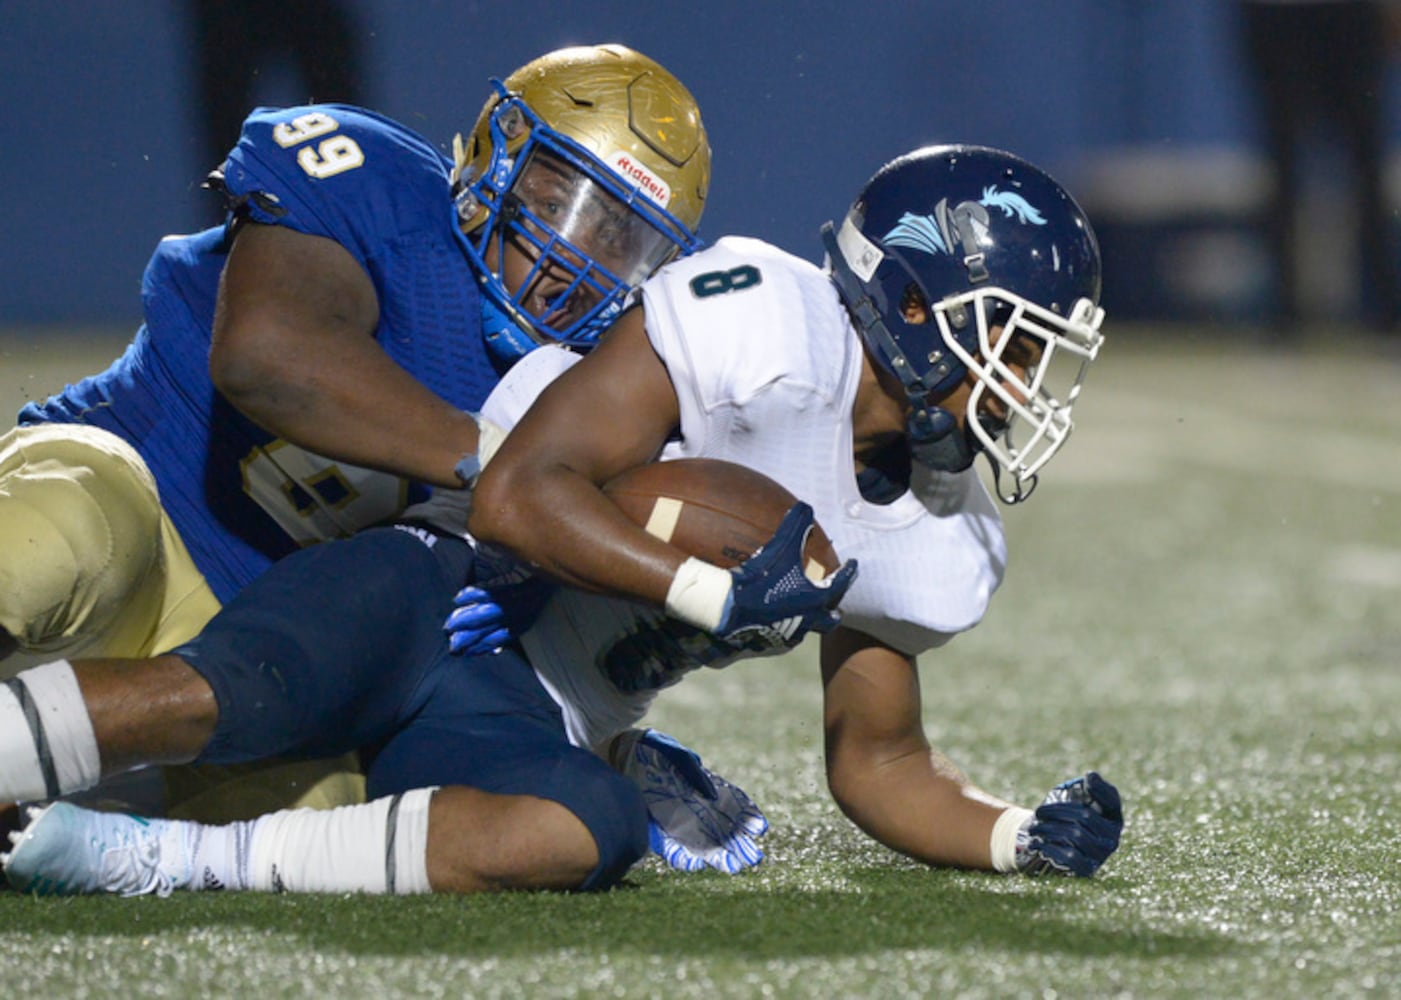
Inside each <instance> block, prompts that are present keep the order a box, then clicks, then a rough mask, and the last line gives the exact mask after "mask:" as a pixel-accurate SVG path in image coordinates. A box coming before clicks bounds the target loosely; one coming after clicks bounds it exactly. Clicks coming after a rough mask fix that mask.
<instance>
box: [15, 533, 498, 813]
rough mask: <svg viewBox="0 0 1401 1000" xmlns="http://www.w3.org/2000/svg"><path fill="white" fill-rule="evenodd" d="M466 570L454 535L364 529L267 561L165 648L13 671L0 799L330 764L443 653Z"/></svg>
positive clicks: (389, 715) (367, 737)
mask: <svg viewBox="0 0 1401 1000" xmlns="http://www.w3.org/2000/svg"><path fill="white" fill-rule="evenodd" d="M439 553H441V554H442V555H443V558H442V559H441V560H440V559H439V558H438V555H439ZM470 563H471V550H470V548H469V547H468V546H467V545H466V544H465V543H463V542H461V541H457V542H456V543H455V547H454V545H453V544H449V543H447V542H445V543H444V544H443V545H442V546H441V547H440V548H439V549H437V550H436V551H435V550H434V548H433V547H431V546H428V545H426V544H425V543H424V542H423V541H422V540H421V539H420V538H419V537H418V536H416V535H413V534H409V533H405V532H395V531H379V532H367V533H365V534H362V535H360V536H357V537H356V538H354V539H350V540H347V541H344V542H336V543H330V544H326V545H321V546H317V547H315V548H314V549H308V550H306V551H304V552H301V553H297V554H296V555H294V556H292V557H290V558H288V559H285V560H283V561H282V562H280V563H278V564H277V565H275V566H273V567H272V568H271V569H270V570H269V571H268V572H267V573H265V574H263V576H262V577H260V578H259V579H258V580H256V581H254V582H253V584H251V585H250V586H249V587H247V588H246V589H245V590H244V591H243V592H242V593H241V594H240V595H239V596H238V597H236V598H235V599H234V600H233V601H231V602H230V603H229V605H228V607H226V608H225V609H224V610H223V611H221V612H220V613H219V614H218V615H216V616H215V617H214V619H213V620H211V621H210V623H209V624H208V625H207V626H206V628H205V630H204V632H203V633H202V634H201V635H200V636H198V637H197V638H196V639H194V640H192V641H191V642H189V643H187V644H185V645H183V646H181V647H179V648H178V649H176V650H174V651H173V652H172V653H171V654H168V655H166V656H161V657H156V658H154V659H151V660H139V661H138V660H127V661H123V660H100V661H79V662H78V663H77V664H76V665H73V666H70V665H69V664H68V663H67V662H66V661H58V662H56V663H50V664H45V665H43V666H40V667H36V668H34V669H32V670H27V671H23V672H22V673H20V674H19V675H18V676H17V677H16V678H14V679H13V680H12V681H10V682H8V683H7V684H6V685H5V686H3V687H0V801H13V800H19V801H36V800H44V799H52V798H56V797H58V796H60V795H67V794H71V793H73V792H76V791H80V790H83V789H85V788H89V787H91V786H92V784H93V783H94V782H95V781H96V779H97V777H98V771H99V761H100V767H101V772H102V773H103V774H107V775H110V774H112V773H115V772H116V771H118V770H121V769H124V768H129V767H134V766H137V765H141V764H153V763H172V762H181V761H188V760H192V759H197V760H199V761H200V762H201V763H213V764H236V763H244V762H248V761H255V760H262V759H265V758H268V757H272V756H277V755H298V756H303V757H326V756H334V755H338V754H342V753H346V752H348V751H351V750H353V749H355V748H356V747H358V746H361V745H363V744H365V743H368V742H371V741H375V740H383V739H385V738H387V736H388V735H389V734H390V733H391V732H392V726H393V724H394V721H395V720H396V719H397V718H398V717H399V715H398V713H399V707H400V705H401V704H403V703H404V702H405V701H406V700H407V699H408V697H409V694H410V692H411V691H412V690H413V688H414V686H415V684H416V682H417V679H418V677H419V676H421V675H422V673H423V672H424V671H425V670H426V669H427V666H428V665H429V664H431V663H432V662H433V657H434V655H435V653H436V652H437V650H438V649H439V648H440V647H442V645H443V644H444V638H443V633H442V628H441V622H442V620H443V618H444V617H445V615H446V613H447V608H448V607H449V606H450V602H451V595H452V593H453V592H454V590H455V588H456V587H458V586H459V585H460V583H461V582H462V580H463V579H465V576H466V574H467V571H468V569H469V567H470Z"/></svg>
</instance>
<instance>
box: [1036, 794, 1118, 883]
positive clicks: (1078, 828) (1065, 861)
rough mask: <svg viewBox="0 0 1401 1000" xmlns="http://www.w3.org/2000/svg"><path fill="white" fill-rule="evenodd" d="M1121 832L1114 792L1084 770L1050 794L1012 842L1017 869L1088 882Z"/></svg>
mask: <svg viewBox="0 0 1401 1000" xmlns="http://www.w3.org/2000/svg"><path fill="white" fill-rule="evenodd" d="M1123 829H1124V812H1123V808H1122V806H1121V805H1120V802H1119V790H1118V789H1117V788H1115V787H1114V786H1113V785H1111V784H1110V783H1109V782H1107V781H1105V780H1104V779H1103V778H1101V777H1100V776H1099V775H1098V774H1096V773H1095V772H1094V771H1090V772H1089V773H1088V774H1086V775H1084V776H1083V777H1079V778H1072V779H1071V780H1069V781H1065V782H1062V783H1061V784H1059V785H1057V786H1056V787H1055V788H1053V789H1051V791H1050V792H1049V793H1048V794H1047V795H1046V798H1045V799H1044V800H1043V801H1042V803H1041V805H1040V806H1039V807H1037V810H1036V815H1035V816H1034V817H1033V819H1032V821H1031V822H1030V823H1029V824H1028V825H1027V826H1026V827H1025V828H1024V829H1023V830H1022V831H1021V832H1020V833H1019V834H1018V837H1017V869H1018V870H1019V871H1021V872H1022V873H1023V874H1024V875H1043V874H1054V875H1077V876H1079V877H1080V878H1089V877H1090V876H1091V875H1093V874H1094V873H1095V872H1096V871H1098V870H1099V866H1100V865H1102V864H1104V862H1105V861H1106V860H1108V858H1109V855H1111V854H1113V853H1114V851H1115V849H1116V848H1118V846H1119V834H1120V833H1121V832H1122V831H1123Z"/></svg>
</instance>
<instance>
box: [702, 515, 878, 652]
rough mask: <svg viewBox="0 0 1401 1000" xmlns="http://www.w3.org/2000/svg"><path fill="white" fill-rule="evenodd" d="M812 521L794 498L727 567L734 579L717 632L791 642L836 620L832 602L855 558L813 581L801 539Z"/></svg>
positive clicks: (760, 643) (751, 643)
mask: <svg viewBox="0 0 1401 1000" xmlns="http://www.w3.org/2000/svg"><path fill="white" fill-rule="evenodd" d="M812 526H813V513H812V508H811V507H810V506H808V505H807V504H805V503H797V504H794V505H793V507H792V508H790V509H789V511H788V513H787V514H784V515H783V520H782V521H781V522H780V523H779V525H778V530H777V531H775V532H774V536H773V538H771V539H769V540H768V541H767V542H766V543H764V544H763V545H762V546H760V548H759V549H758V551H756V552H755V553H754V554H753V555H751V556H750V557H749V558H748V559H746V560H744V562H742V563H740V564H739V565H738V566H736V567H735V568H734V569H732V570H730V575H731V576H732V577H733V582H732V585H731V589H730V596H729V599H728V600H727V601H726V602H725V606H724V609H723V610H722V611H721V614H720V624H719V626H718V627H717V628H716V629H715V630H714V631H715V634H716V635H717V636H719V637H720V638H721V639H724V640H725V641H726V642H728V643H730V644H732V645H734V646H737V647H743V648H747V649H760V648H775V647H778V646H788V647H792V646H796V645H797V644H798V642H799V641H801V640H802V638H803V636H804V635H806V634H807V633H808V632H810V631H817V632H830V631H832V629H834V628H836V627H837V625H838V624H840V623H841V620H842V614H841V612H840V611H838V610H837V605H838V604H839V603H841V599H842V598H843V597H845V596H846V592H847V589H848V588H850V586H851V584H852V581H853V580H855V579H856V560H855V559H848V560H847V561H846V562H845V563H843V564H842V565H841V566H840V567H839V568H838V569H837V570H836V571H835V572H833V573H832V574H831V575H830V576H828V577H827V578H826V579H824V580H821V581H819V582H817V583H813V582H812V581H811V580H809V579H808V578H807V576H806V574H804V572H803V566H804V563H805V561H806V560H805V558H804V556H803V545H804V543H805V542H806V541H807V537H808V532H810V531H811V530H812Z"/></svg>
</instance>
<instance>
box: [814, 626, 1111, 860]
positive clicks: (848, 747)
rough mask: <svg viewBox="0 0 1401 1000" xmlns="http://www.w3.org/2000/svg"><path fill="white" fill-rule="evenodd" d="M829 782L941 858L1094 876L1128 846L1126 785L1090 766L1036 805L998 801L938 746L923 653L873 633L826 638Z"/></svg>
mask: <svg viewBox="0 0 1401 1000" xmlns="http://www.w3.org/2000/svg"><path fill="white" fill-rule="evenodd" d="M821 662H822V683H823V692H824V697H823V724H824V728H825V732H826V746H827V784H828V787H829V788H830V789H831V791H832V796H833V798H835V799H836V801H837V804H838V805H839V806H840V807H841V809H842V811H843V812H845V813H846V814H847V815H848V816H849V817H851V819H852V821H853V822H855V823H856V825H857V826H859V827H861V829H862V830H864V831H866V833H868V834H870V835H871V836H872V837H874V838H875V839H876V840H878V841H880V842H881V843H882V844H885V845H886V846H887V847H890V848H893V849H894V850H897V851H900V852H901V853H903V854H908V855H909V856H911V857H913V858H917V859H918V860H920V861H924V862H926V863H928V864H931V865H949V866H957V867H962V868H981V869H991V870H995V871H1002V872H1011V871H1020V872H1022V873H1023V874H1027V875H1041V874H1047V873H1052V874H1059V875H1078V876H1090V875H1093V874H1094V873H1095V872H1096V871H1097V870H1098V869H1099V867H1100V866H1101V865H1102V864H1103V863H1104V862H1105V860H1106V859H1107V858H1108V857H1109V856H1110V855H1111V854H1113V853H1114V851H1115V850H1116V849H1117V848H1118V846H1119V834H1120V832H1121V831H1122V829H1123V826H1124V815H1123V811H1122V809H1121V807H1120V802H1119V793H1118V791H1117V790H1116V789H1115V788H1114V786H1113V785H1111V784H1110V783H1109V782H1107V781H1105V780H1104V779H1103V778H1101V777H1100V776H1099V775H1098V774H1096V773H1095V772H1093V771H1091V772H1088V773H1087V774H1085V775H1083V776H1080V777H1077V778H1072V779H1071V780H1069V781H1066V782H1063V783H1061V784H1060V785H1057V786H1056V787H1055V788H1053V789H1051V791H1050V792H1049V793H1048V794H1047V796H1046V798H1045V799H1044V800H1043V801H1042V803H1041V805H1040V806H1039V807H1038V808H1037V809H1036V810H1035V812H1032V811H1031V810H1029V809H1022V808H1019V807H1017V806H1012V805H1009V804H1008V803H1006V802H1003V801H1001V800H1000V799H996V798H993V797H992V796H990V795H988V794H987V793H986V792H984V791H982V790H981V789H979V788H977V787H975V786H973V785H971V784H969V782H968V780H967V779H966V778H964V777H963V775H962V774H960V773H959V772H958V770H957V769H956V768H955V767H954V766H953V765H952V764H951V763H950V762H949V761H948V760H946V759H945V758H944V757H942V756H941V755H940V754H939V753H938V752H937V751H935V750H933V749H931V748H930V746H929V743H928V741H927V740H926V739H925V736H924V729H923V726H922V724H921V721H920V686H919V674H918V672H917V670H916V668H915V663H914V661H913V660H912V659H911V658H910V657H908V656H906V655H904V654H903V653H900V652H898V651H896V650H894V649H891V648H890V647H889V646H886V645H884V644H882V643H880V642H878V641H877V640H875V639H873V638H871V637H870V636H867V635H863V634H861V633H859V632H855V631H853V630H850V629H837V630H836V631H834V632H832V633H830V634H829V635H826V636H824V637H823V641H822V657H821Z"/></svg>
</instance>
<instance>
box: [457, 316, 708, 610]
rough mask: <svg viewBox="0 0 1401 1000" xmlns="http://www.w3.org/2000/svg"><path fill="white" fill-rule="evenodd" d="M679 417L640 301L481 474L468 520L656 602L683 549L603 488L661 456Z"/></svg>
mask: <svg viewBox="0 0 1401 1000" xmlns="http://www.w3.org/2000/svg"><path fill="white" fill-rule="evenodd" d="M679 420H680V408H679V405H678V403H677V399H676V392H675V389H674V388H673V387H672V384H671V379H670V377H669V375H668V373H667V370H666V367H665V366H664V365H663V364H662V362H661V359H660V358H659V357H658V356H657V354H656V352H655V351H654V350H653V349H652V345H651V342H650V341H649V340H648V339H647V334H646V331H645V328H644V324H643V313H642V310H641V309H640V308H638V309H633V310H630V311H629V312H627V313H625V314H624V315H623V316H622V318H621V319H619V321H618V323H617V324H616V325H615V326H614V327H613V329H612V330H611V331H610V332H609V334H608V336H607V337H605V338H604V339H603V341H602V343H600V345H599V346H598V347H596V348H594V349H593V350H592V351H591V352H590V353H589V355H588V356H587V357H586V358H584V359H583V360H582V361H580V362H579V363H578V364H576V365H574V366H573V367H572V368H570V369H569V370H568V371H566V372H565V373H564V374H563V375H561V376H560V377H559V378H558V379H556V380H555V381H554V382H553V383H552V384H551V385H550V386H549V387H548V388H547V389H546V390H545V391H544V392H543V393H541V395H540V397H539V398H538V399H537V400H536V401H535V403H534V404H533V405H532V406H531V408H530V410H529V411H528V412H527V413H526V415H525V416H524V417H523V418H522V419H521V421H520V422H519V423H518V424H517V425H516V426H515V428H514V429H513V430H512V431H511V433H510V435H509V436H508V437H507V438H506V441H505V443H504V444H503V445H502V446H501V448H500V450H499V451H498V452H497V453H496V454H495V456H494V457H493V458H492V460H491V462H490V464H488V465H487V467H486V468H485V469H484V470H483V472H482V475H481V478H480V479H478V480H477V485H476V492H475V494H474V496H473V502H472V516H471V520H470V522H469V527H470V530H471V532H472V534H473V535H474V536H475V537H476V538H477V539H478V540H480V541H483V542H491V543H494V544H497V545H500V546H502V547H504V548H506V549H508V550H509V551H510V552H512V553H513V554H514V555H515V556H517V557H518V558H520V559H523V560H525V561H527V562H530V563H532V564H534V565H536V566H539V567H540V568H541V569H543V570H544V571H545V572H546V573H548V574H549V575H551V576H553V577H555V578H556V579H558V580H562V581H564V582H566V583H570V584H573V585H575V586H578V587H583V588H585V589H588V590H593V591H602V592H608V593H621V594H626V595H629V596H635V597H640V598H642V599H644V600H647V601H649V602H651V603H653V604H658V605H660V604H662V603H663V602H664V601H665V599H666V596H667V590H668V588H669V587H670V586H671V581H672V579H673V577H675V575H676V571H677V569H678V567H679V566H680V564H681V562H682V561H683V559H684V557H683V555H682V554H681V553H680V552H679V551H678V550H677V549H674V548H672V547H671V546H670V545H667V544H665V543H663V542H661V541H659V540H657V539H656V538H653V537H652V536H651V535H649V534H647V533H646V532H645V531H643V530H642V529H641V528H639V527H637V526H636V525H634V524H633V523H632V522H631V521H630V520H628V518H627V517H626V516H624V515H623V513H622V512H621V511H620V510H619V509H618V508H617V507H616V506H615V505H614V504H613V503H612V502H611V501H609V500H608V499H607V498H606V497H605V496H604V495H603V493H602V491H601V489H600V487H601V486H602V484H604V483H606V482H607V481H608V480H610V479H612V478H613V477H614V476H616V475H618V474H619V473H621V472H623V471H624V470H625V469H629V468H633V467H635V466H638V465H642V464H643V463H645V462H648V461H650V460H651V459H653V458H654V457H656V455H657V453H658V452H659V451H660V450H661V447H662V445H663V444H664V443H665V442H666V439H667V435H668V434H670V432H671V430H672V429H673V428H674V427H676V426H677V424H678V422H679Z"/></svg>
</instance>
